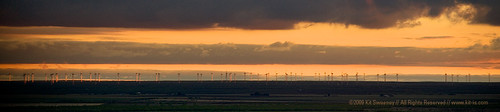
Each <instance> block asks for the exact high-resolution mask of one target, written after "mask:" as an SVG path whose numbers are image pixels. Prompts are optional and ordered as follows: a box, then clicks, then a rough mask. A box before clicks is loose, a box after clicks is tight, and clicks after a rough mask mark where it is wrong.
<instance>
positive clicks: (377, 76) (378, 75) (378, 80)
mask: <svg viewBox="0 0 500 112" xmlns="http://www.w3.org/2000/svg"><path fill="white" fill-rule="evenodd" d="M378 76H379V74H377V82H379V81H380V80H378Z"/></svg>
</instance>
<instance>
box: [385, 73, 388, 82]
mask: <svg viewBox="0 0 500 112" xmlns="http://www.w3.org/2000/svg"><path fill="white" fill-rule="evenodd" d="M384 82H387V74H385V73H384Z"/></svg>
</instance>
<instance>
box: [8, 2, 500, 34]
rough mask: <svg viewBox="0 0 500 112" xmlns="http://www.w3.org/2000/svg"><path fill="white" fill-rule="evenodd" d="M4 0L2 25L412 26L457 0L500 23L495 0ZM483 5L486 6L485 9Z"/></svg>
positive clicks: (481, 20)
mask: <svg viewBox="0 0 500 112" xmlns="http://www.w3.org/2000/svg"><path fill="white" fill-rule="evenodd" d="M370 1H371V0H315V1H310V0H152V1H149V0H148V1H146V0H104V1H103V0H84V1H72V0H50V1H46V0H35V1H33V0H2V1H1V3H0V25H3V26H72V27H126V28H169V29H194V28H211V27H214V26H220V27H234V28H242V29H291V28H293V26H294V24H296V23H298V22H301V21H306V22H325V23H340V24H345V25H346V26H348V25H359V26H361V27H364V28H387V27H393V26H398V27H413V26H415V25H419V22H412V20H413V19H416V18H418V17H422V16H428V17H437V16H439V15H442V14H443V13H446V9H448V8H450V7H454V6H456V4H457V3H465V4H473V5H474V6H475V7H477V8H481V9H484V11H487V12H483V13H484V14H482V15H481V16H477V17H475V18H474V20H473V21H474V23H486V24H491V25H500V22H499V20H500V17H499V15H500V14H499V11H500V10H499V7H497V6H498V5H499V3H498V2H499V1H497V0H474V1H461V2H456V1H455V0H404V1H402V0H374V1H372V2H370ZM486 9H487V10H486Z"/></svg>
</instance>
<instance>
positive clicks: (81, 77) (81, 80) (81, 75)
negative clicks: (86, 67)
mask: <svg viewBox="0 0 500 112" xmlns="http://www.w3.org/2000/svg"><path fill="white" fill-rule="evenodd" d="M45 80H47V77H45ZM80 82H83V73H82V72H80Z"/></svg>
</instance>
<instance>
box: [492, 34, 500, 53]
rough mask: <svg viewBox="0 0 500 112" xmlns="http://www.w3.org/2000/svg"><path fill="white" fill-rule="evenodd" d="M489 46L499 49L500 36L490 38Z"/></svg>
mask: <svg viewBox="0 0 500 112" xmlns="http://www.w3.org/2000/svg"><path fill="white" fill-rule="evenodd" d="M490 48H491V49H494V50H500V37H497V38H495V39H493V40H491V45H490Z"/></svg>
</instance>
